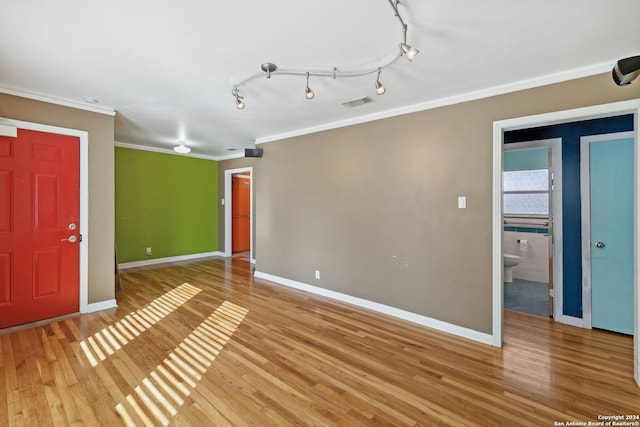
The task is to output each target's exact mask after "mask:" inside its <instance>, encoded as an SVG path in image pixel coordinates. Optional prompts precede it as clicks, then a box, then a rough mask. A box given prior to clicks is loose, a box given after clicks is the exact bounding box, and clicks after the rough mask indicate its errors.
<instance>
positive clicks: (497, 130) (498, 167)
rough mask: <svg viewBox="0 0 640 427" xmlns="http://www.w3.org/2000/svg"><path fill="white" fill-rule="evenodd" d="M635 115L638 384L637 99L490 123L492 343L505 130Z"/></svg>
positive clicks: (638, 365) (637, 344)
mask: <svg viewBox="0 0 640 427" xmlns="http://www.w3.org/2000/svg"><path fill="white" fill-rule="evenodd" d="M624 114H633V115H634V135H635V159H634V160H635V161H634V179H635V186H634V188H635V212H634V280H633V282H634V334H633V341H634V362H633V365H634V378H635V380H636V383H637V384H638V385H639V386H640V336H639V333H640V316H639V315H638V311H639V309H640V292H639V291H638V277H639V270H638V269H639V266H640V250H639V247H640V215H639V212H640V174H639V173H638V167H639V165H640V154H639V151H640V150H638V133H639V132H640V99H632V100H628V101H621V102H614V103H610V104H602V105H594V106H590V107H583V108H575V109H572V110H565V111H557V112H552V113H545V114H537V115H533V116H526V117H517V118H513V119H506V120H499V121H495V122H494V123H493V239H492V252H493V254H492V259H493V268H492V280H493V334H492V336H493V345H494V346H496V347H502V343H503V337H502V330H503V328H502V326H503V310H502V307H503V294H502V292H503V290H502V287H503V283H502V275H503V271H502V270H503V267H502V262H503V261H502V227H503V224H502V157H503V156H502V151H503V150H502V149H503V144H504V132H505V131H509V130H516V129H527V128H532V127H538V126H547V125H555V124H561V123H570V122H575V121H580V120H588V119H596V118H603V117H613V116H620V115H624Z"/></svg>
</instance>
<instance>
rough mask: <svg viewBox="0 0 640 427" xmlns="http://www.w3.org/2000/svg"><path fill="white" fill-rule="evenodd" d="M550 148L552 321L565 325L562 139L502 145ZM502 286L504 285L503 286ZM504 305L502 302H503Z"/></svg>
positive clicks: (517, 147) (506, 149)
mask: <svg viewBox="0 0 640 427" xmlns="http://www.w3.org/2000/svg"><path fill="white" fill-rule="evenodd" d="M538 147H548V148H551V158H552V165H551V167H552V168H553V169H552V170H553V190H552V192H551V210H552V212H551V218H552V220H553V223H552V224H549V225H550V226H551V227H552V231H553V234H552V236H551V237H550V238H552V239H553V241H552V242H549V243H550V244H551V245H552V248H553V320H555V321H556V322H562V323H565V319H563V316H562V271H563V267H562V242H563V240H562V138H550V139H541V140H537V141H524V142H514V143H510V144H504V148H503V149H504V150H505V151H511V150H526V149H527V148H538ZM503 286H504V285H503ZM503 303H504V302H503Z"/></svg>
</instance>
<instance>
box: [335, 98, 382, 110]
mask: <svg viewBox="0 0 640 427" xmlns="http://www.w3.org/2000/svg"><path fill="white" fill-rule="evenodd" d="M370 102H376V100H375V99H373V98H370V97H368V96H363V97H362V98H358V99H354V100H353V101H348V102H343V103H342V105H343V106H345V107H347V108H353V107H359V106H361V105H364V104H369V103H370Z"/></svg>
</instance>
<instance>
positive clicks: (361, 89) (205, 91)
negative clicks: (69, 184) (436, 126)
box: [0, 0, 640, 157]
mask: <svg viewBox="0 0 640 427" xmlns="http://www.w3.org/2000/svg"><path fill="white" fill-rule="evenodd" d="M0 6H1V7H0V88H1V89H0V91H3V92H5V93H24V92H27V93H30V94H35V95H39V96H44V97H50V98H55V99H58V100H61V101H63V102H67V103H69V102H70V103H72V104H74V103H78V104H81V105H84V106H85V107H87V108H90V109H103V108H106V109H113V110H115V111H116V119H115V123H116V125H115V135H116V141H118V142H121V143H126V144H134V145H139V146H146V147H151V148H154V149H167V150H170V149H171V147H173V146H174V145H176V143H177V141H178V140H180V139H184V140H185V141H187V145H188V146H190V147H191V148H192V149H193V151H192V153H193V154H196V155H204V156H213V157H221V156H227V155H229V154H233V153H231V152H229V151H226V149H227V148H230V147H235V148H238V149H242V148H245V147H253V146H254V144H255V142H256V141H257V142H261V141H267V140H271V139H277V138H279V137H282V136H287V135H294V134H299V133H304V132H306V131H309V130H313V129H323V128H330V127H334V126H338V125H340V124H348V123H356V122H360V121H366V120H370V119H375V118H379V117H384V116H388V115H393V114H398V113H401V112H405V111H412V110H417V109H422V108H426V107H427V106H429V105H436V104H438V103H446V102H448V101H447V100H451V99H466V98H470V97H478V96H482V94H488V93H495V92H500V91H505V90H509V89H510V88H519V87H526V86H531V85H536V84H540V83H544V82H552V81H561V80H564V79H568V78H574V77H580V76H584V75H590V74H595V73H599V72H603V71H607V70H610V69H611V68H612V67H613V65H614V64H615V62H616V60H618V59H621V58H625V57H628V56H635V55H639V54H640V19H639V17H640V1H639V0H539V1H530V0H485V1H477V0H459V1H452V0H403V1H402V2H401V3H400V5H399V10H400V13H401V15H402V17H403V18H404V20H405V21H406V22H407V24H408V43H409V44H411V45H413V46H415V47H417V48H418V49H420V54H419V55H418V56H417V57H416V58H415V59H414V60H413V62H409V61H407V60H406V58H400V60H398V61H397V62H396V63H394V64H393V65H391V66H390V67H388V68H386V69H384V70H383V71H382V75H381V77H380V80H381V82H382V83H383V84H384V85H385V86H386V87H387V93H386V94H384V95H382V96H377V95H376V94H375V89H374V82H375V78H376V75H375V74H372V75H367V76H364V77H352V78H338V79H336V80H334V79H331V78H320V77H313V76H312V77H311V81H310V86H311V87H312V89H313V90H314V91H315V93H316V97H315V99H313V100H311V101H309V100H307V99H306V98H305V97H304V88H305V85H306V82H305V78H304V77H301V76H286V75H277V73H275V74H274V76H273V77H272V78H271V79H267V78H266V76H264V77H261V78H259V79H256V80H252V81H250V82H248V83H247V84H245V85H242V86H241V87H240V91H241V94H242V95H243V96H244V97H245V99H244V100H245V103H246V108H245V109H244V110H238V109H236V107H235V99H234V98H233V96H232V95H231V90H232V89H233V87H234V85H235V84H237V83H238V82H240V81H242V80H244V79H246V78H247V77H250V76H251V75H253V74H256V73H262V72H261V71H260V65H261V64H262V63H263V62H273V63H275V64H277V65H278V66H279V67H280V68H281V69H295V70H300V71H303V72H304V71H311V72H312V73H313V72H314V71H320V70H332V69H333V67H337V68H338V70H344V71H352V70H362V69H373V70H375V69H376V68H377V67H378V66H379V65H380V64H382V63H384V62H385V61H387V60H389V59H390V58H393V56H394V55H395V54H396V53H397V52H398V49H399V47H398V46H399V43H400V41H401V39H402V31H401V27H400V24H399V21H398V20H397V18H396V17H395V16H394V13H393V9H392V7H391V5H390V3H389V1H388V0H323V1H314V2H310V1H300V0H271V1H255V0H253V1H251V0H246V1H224V2H223V1H219V0H210V1H204V0H183V1H180V2H178V1H172V0H159V1H158V0H154V1H151V0H136V1H124V0H113V1H91V0H56V1H50V0H20V1H18V0H0ZM612 84H613V82H612ZM633 84H634V85H638V84H640V83H638V82H634V83H633ZM366 95H368V96H370V97H372V98H374V99H375V101H376V102H374V103H370V104H366V105H364V106H361V107H357V108H352V109H348V108H345V107H343V106H342V105H341V103H343V102H345V101H349V100H352V99H355V98H360V97H362V96H366ZM87 98H95V99H97V100H98V103H97V104H89V103H86V102H85V100H86V99H87ZM236 153H238V152H236Z"/></svg>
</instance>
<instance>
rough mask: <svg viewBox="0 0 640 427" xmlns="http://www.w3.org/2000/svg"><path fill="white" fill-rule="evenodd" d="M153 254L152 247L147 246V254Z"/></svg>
mask: <svg viewBox="0 0 640 427" xmlns="http://www.w3.org/2000/svg"><path fill="white" fill-rule="evenodd" d="M150 255H151V248H147V256H150Z"/></svg>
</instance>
